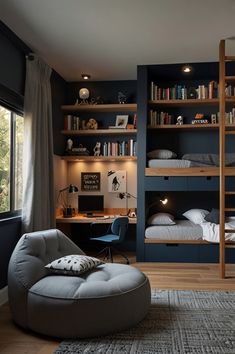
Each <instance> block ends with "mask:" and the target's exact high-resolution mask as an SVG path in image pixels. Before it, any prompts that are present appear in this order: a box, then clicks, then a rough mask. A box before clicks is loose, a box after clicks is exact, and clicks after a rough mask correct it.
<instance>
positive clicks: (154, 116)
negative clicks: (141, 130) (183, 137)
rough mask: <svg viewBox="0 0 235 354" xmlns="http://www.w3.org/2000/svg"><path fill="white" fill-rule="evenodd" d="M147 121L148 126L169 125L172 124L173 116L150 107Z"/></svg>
mask: <svg viewBox="0 0 235 354" xmlns="http://www.w3.org/2000/svg"><path fill="white" fill-rule="evenodd" d="M149 122H150V127H156V126H158V125H170V124H174V117H173V116H172V115H171V114H169V113H167V112H157V111H154V110H152V109H151V110H150V112H149Z"/></svg>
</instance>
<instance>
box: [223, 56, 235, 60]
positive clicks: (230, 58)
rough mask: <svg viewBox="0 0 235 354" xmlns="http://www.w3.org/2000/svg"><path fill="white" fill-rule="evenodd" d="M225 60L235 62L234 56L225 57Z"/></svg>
mask: <svg viewBox="0 0 235 354" xmlns="http://www.w3.org/2000/svg"><path fill="white" fill-rule="evenodd" d="M224 59H225V60H234V61H235V56H234V55H225V57H224Z"/></svg>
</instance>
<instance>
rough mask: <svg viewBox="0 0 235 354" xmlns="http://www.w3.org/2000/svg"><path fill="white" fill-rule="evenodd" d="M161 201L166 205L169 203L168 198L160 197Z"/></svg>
mask: <svg viewBox="0 0 235 354" xmlns="http://www.w3.org/2000/svg"><path fill="white" fill-rule="evenodd" d="M160 202H161V203H162V204H163V205H166V204H167V203H168V199H167V198H163V199H160Z"/></svg>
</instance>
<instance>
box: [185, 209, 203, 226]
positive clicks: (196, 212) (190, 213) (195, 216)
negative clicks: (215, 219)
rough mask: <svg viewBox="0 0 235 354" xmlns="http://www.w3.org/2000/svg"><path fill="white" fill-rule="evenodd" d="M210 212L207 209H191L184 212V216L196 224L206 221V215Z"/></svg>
mask: <svg viewBox="0 0 235 354" xmlns="http://www.w3.org/2000/svg"><path fill="white" fill-rule="evenodd" d="M208 214H209V211H208V210H205V209H189V210H187V211H186V212H185V213H184V214H183V216H184V217H186V219H188V220H189V221H191V222H193V223H194V224H201V223H202V222H203V221H205V217H206V215H208Z"/></svg>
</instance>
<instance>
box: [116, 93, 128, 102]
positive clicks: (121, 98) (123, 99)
mask: <svg viewBox="0 0 235 354" xmlns="http://www.w3.org/2000/svg"><path fill="white" fill-rule="evenodd" d="M126 100H127V97H126V95H124V93H122V92H118V102H119V103H120V104H125V103H126Z"/></svg>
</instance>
